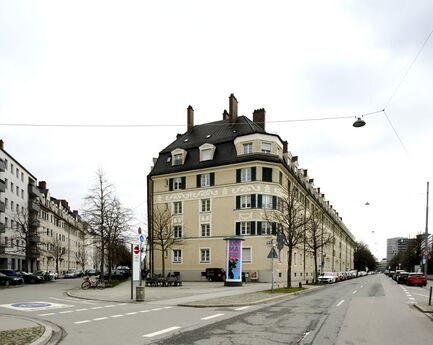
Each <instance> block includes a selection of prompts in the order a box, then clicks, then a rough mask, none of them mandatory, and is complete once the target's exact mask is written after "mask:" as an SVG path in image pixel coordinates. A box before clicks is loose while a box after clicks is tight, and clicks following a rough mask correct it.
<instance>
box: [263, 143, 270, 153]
mask: <svg viewBox="0 0 433 345" xmlns="http://www.w3.org/2000/svg"><path fill="white" fill-rule="evenodd" d="M262 153H266V154H270V153H272V143H270V142H266V141H263V142H262Z"/></svg>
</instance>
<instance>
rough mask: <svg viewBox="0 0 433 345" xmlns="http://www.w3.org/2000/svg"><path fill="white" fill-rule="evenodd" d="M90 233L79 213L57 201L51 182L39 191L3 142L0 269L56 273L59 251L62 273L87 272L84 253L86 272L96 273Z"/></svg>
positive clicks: (0, 156) (0, 152) (0, 147)
mask: <svg viewBox="0 0 433 345" xmlns="http://www.w3.org/2000/svg"><path fill="white" fill-rule="evenodd" d="M20 228H24V229H25V230H24V231H20V230H19V229H20ZM86 231H87V230H86V226H85V223H84V222H83V221H82V220H81V218H80V216H79V215H78V212H77V211H71V210H70V209H69V206H68V204H67V202H66V201H65V200H57V199H55V198H52V197H51V195H50V193H49V191H48V189H47V188H46V183H45V182H40V183H39V186H38V185H37V179H36V177H35V176H34V175H33V174H31V173H30V172H29V171H28V170H27V169H26V168H24V167H23V166H22V165H21V164H20V163H19V162H18V161H17V160H16V159H15V158H14V157H13V156H12V155H11V154H9V153H8V152H7V151H5V149H4V142H3V140H0V268H7V269H15V270H24V271H26V270H28V271H31V272H35V271H38V270H51V271H54V270H55V263H54V262H55V260H54V257H55V256H59V254H58V253H59V252H58V250H57V248H56V245H57V246H58V247H59V248H61V249H60V251H61V252H62V251H63V253H60V256H61V258H60V260H59V261H60V265H59V271H60V272H59V273H62V272H63V271H65V270H66V269H69V268H71V269H74V268H81V267H82V265H81V264H80V263H81V260H80V258H82V257H83V255H80V253H82V249H84V248H85V249H86V251H85V252H86V254H87V258H88V259H87V261H86V266H85V267H86V268H92V267H93V257H94V246H93V244H91V245H88V243H86V242H85V241H86V238H87V237H88V236H87V237H86V235H87V232H86ZM85 244H87V245H85Z"/></svg>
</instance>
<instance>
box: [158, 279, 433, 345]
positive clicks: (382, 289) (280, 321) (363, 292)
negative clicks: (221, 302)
mask: <svg viewBox="0 0 433 345" xmlns="http://www.w3.org/2000/svg"><path fill="white" fill-rule="evenodd" d="M427 298H428V289H427V288H419V287H406V286H402V285H398V284H396V283H395V282H394V281H393V280H391V279H390V278H388V277H386V276H384V275H381V274H380V275H373V276H367V277H362V278H358V279H354V280H350V281H346V282H341V283H338V284H334V285H330V286H327V287H325V288H324V289H321V290H317V291H315V292H313V293H311V294H308V295H303V296H300V297H298V298H296V299H291V300H287V301H280V302H277V303H275V304H273V305H267V306H264V307H263V308H260V309H256V310H252V311H250V312H247V313H244V314H243V315H239V316H234V317H233V318H231V319H229V320H224V321H221V322H218V323H214V324H212V325H209V326H206V327H202V328H200V329H199V330H192V331H189V332H182V333H180V334H178V335H175V336H172V337H170V338H165V339H162V340H159V341H156V343H157V344H161V345H169V344H176V345H182V344H185V345H186V344H188V345H192V344H196V345H202V344H206V345H211V344H218V345H233V344H236V345H237V344H248V345H253V344H296V345H297V344H301V345H306V344H314V345H328V344H329V345H331V344H332V345H334V344H338V345H343V344H344V345H354V344H362V345H365V344H366V345H373V344H374V345H387V344H389V345H399V344H405V345H417V344H420V345H421V344H423V345H425V344H430V343H431V341H432V339H433V323H432V321H431V320H430V319H429V318H427V317H426V316H425V315H423V314H422V313H421V312H419V311H418V310H416V309H415V308H414V307H413V303H414V302H416V301H417V302H424V303H425V302H426V301H427Z"/></svg>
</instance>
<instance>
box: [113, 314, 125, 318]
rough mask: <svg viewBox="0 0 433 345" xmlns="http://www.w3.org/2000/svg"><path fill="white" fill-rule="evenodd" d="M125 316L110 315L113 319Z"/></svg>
mask: <svg viewBox="0 0 433 345" xmlns="http://www.w3.org/2000/svg"><path fill="white" fill-rule="evenodd" d="M122 316H125V315H123V314H117V315H111V316H110V317H112V318H113V319H115V318H117V317H122Z"/></svg>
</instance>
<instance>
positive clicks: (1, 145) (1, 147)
mask: <svg viewBox="0 0 433 345" xmlns="http://www.w3.org/2000/svg"><path fill="white" fill-rule="evenodd" d="M4 149H5V143H4V142H3V139H0V150H4Z"/></svg>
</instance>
